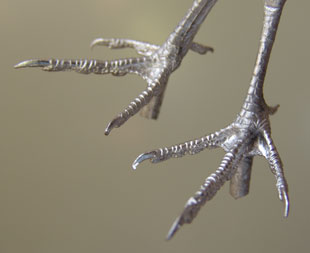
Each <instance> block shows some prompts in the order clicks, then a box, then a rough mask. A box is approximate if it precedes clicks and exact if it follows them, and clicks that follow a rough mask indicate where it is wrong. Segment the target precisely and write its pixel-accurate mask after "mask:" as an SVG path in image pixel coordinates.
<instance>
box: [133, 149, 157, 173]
mask: <svg viewBox="0 0 310 253" xmlns="http://www.w3.org/2000/svg"><path fill="white" fill-rule="evenodd" d="M154 158H156V154H155V152H154V151H151V152H148V153H143V154H141V155H139V156H138V157H137V158H136V160H135V161H134V162H133V163H132V168H133V169H134V170H136V169H137V167H138V165H139V164H140V163H142V162H143V161H145V160H148V159H154Z"/></svg>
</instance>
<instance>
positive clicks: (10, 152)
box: [0, 0, 310, 253]
mask: <svg viewBox="0 0 310 253" xmlns="http://www.w3.org/2000/svg"><path fill="white" fill-rule="evenodd" d="M191 4H192V0H182V1H181V0H169V1H163V0H161V1H151V0H101V1H99V0H88V1H77V0H75V1H74V0H70V1H65V0H62V1H60V0H53V1H42V0H27V1H24V0H2V1H1V4H0V26H1V29H0V31H1V40H0V50H1V61H0V73H1V74H0V83H1V85H0V115H1V126H0V130H1V131H0V166H1V169H0V204H1V207H0V252H1V253H17V252H23V253H55V252H57V253H67V252H75V253H82V252H83V253H85V252H92V253H98V252H148V253H152V252H154V253H155V252H156V253H158V252H179V253H181V252H228V251H229V252H253V253H254V252H274V253H276V252H290V253H291V252H306V251H307V249H309V246H308V245H309V226H310V222H309V206H310V204H309V188H308V187H309V177H310V172H309V162H310V156H309V145H310V137H309V129H310V119H309V105H310V102H309V92H310V88H309V79H308V77H309V58H310V53H309V44H310V35H309V24H310V23H309V20H310V18H309V15H308V10H309V9H310V2H309V1H306V0H300V1H287V3H286V6H285V9H284V12H283V15H282V19H281V22H280V26H279V31H278V35H277V40H276V43H275V45H274V49H273V52H272V55H271V61H270V64H269V69H268V73H267V77H266V82H265V97H266V101H267V103H269V104H270V105H275V104H280V105H281V107H280V109H279V111H278V113H277V114H276V115H275V116H272V118H271V122H272V130H273V138H274V141H275V143H276V145H277V148H278V150H279V152H280V155H281V157H282V160H283V162H284V166H285V173H286V177H287V180H288V182H289V186H290V198H291V213H290V216H289V218H288V219H284V218H283V217H282V215H283V206H282V203H281V202H280V201H279V200H278V198H277V191H276V187H275V179H274V176H273V175H272V173H271V172H270V170H269V167H268V164H267V162H266V161H265V160H264V159H262V158H259V157H256V158H255V160H254V164H253V174H252V184H251V190H250V194H249V195H248V196H247V197H245V198H243V199H240V200H237V201H236V200H234V199H233V198H232V197H230V195H229V194H228V184H226V185H225V187H223V189H222V190H221V191H220V192H219V193H218V194H217V196H216V197H215V198H214V199H213V200H212V201H211V202H209V203H207V204H206V205H205V206H204V208H203V209H201V211H200V213H199V215H198V216H197V218H196V219H195V220H194V222H193V223H192V224H191V225H185V226H183V227H182V229H181V230H180V231H179V232H178V233H177V234H176V236H175V238H173V240H171V241H169V242H166V241H165V236H166V233H167V232H168V230H169V228H170V226H171V224H172V223H173V221H174V219H175V218H176V217H177V215H179V214H180V212H181V211H182V208H183V206H184V204H185V202H186V201H187V199H188V198H189V197H190V196H192V194H193V193H194V192H196V190H198V189H199V187H200V185H201V184H202V183H203V181H204V179H205V178H206V177H207V176H208V175H209V174H210V173H212V172H213V171H214V170H215V169H216V168H217V167H218V165H219V163H220V161H221V158H222V156H223V154H224V152H223V151H222V150H206V151H204V152H202V153H200V154H198V155H196V156H187V157H184V158H182V159H171V160H169V161H166V162H163V163H160V164H151V163H149V162H145V163H143V164H141V165H140V167H139V168H138V170H137V171H135V172H134V171H132V170H131V163H132V162H133V161H134V159H135V158H136V156H138V155H139V154H140V153H143V152H146V151H149V150H152V149H155V148H158V147H161V146H170V145H172V144H176V143H180V142H183V141H187V140H189V139H192V138H196V137H200V136H202V135H204V134H207V133H211V132H214V131H216V130H219V129H220V128H223V127H225V126H226V125H228V124H229V123H230V122H231V121H232V120H234V118H235V116H236V114H237V113H238V112H239V109H240V107H241V104H242V102H243V99H244V97H245V94H246V92H247V89H248V85H249V81H250V78H251V73H252V70H253V65H254V61H255V58H256V53H257V48H258V42H259V36H260V31H261V27H262V17H263V1H262V0H255V1H248V0H234V1H223V0H222V1H218V3H217V4H216V5H215V7H214V8H213V10H212V11H211V13H210V15H209V16H208V17H207V19H206V21H205V22H204V24H203V25H202V27H201V29H200V30H199V33H198V35H197V36H196V38H195V41H197V42H199V43H203V44H207V45H211V46H213V47H214V48H215V52H214V53H213V54H207V55H206V56H200V55H198V54H195V53H192V52H189V53H188V55H187V56H186V58H185V59H184V61H183V63H182V65H181V67H180V68H179V69H178V70H177V71H176V72H175V73H174V74H173V75H172V76H171V78H170V81H169V84H168V88H167V91H166V95H165V100H164V103H163V106H162V108H161V109H162V110H161V114H160V117H159V119H158V120H157V121H153V120H146V119H144V118H142V117H140V116H138V115H137V116H135V117H133V118H132V119H130V120H129V121H128V122H127V123H126V124H125V125H123V126H122V127H121V128H119V129H114V130H113V131H112V133H111V134H110V136H108V137H106V136H104V129H105V127H106V125H107V124H108V122H109V121H110V120H112V118H113V117H114V116H116V115H117V114H118V113H119V112H120V111H121V110H122V109H124V108H125V106H127V105H128V103H129V102H130V101H131V100H132V99H133V98H135V97H136V96H137V95H138V94H139V92H141V91H142V90H143V89H144V87H145V85H146V83H145V82H144V81H143V80H142V79H141V78H139V77H137V76H133V75H127V76H125V77H119V78H118V77H113V76H109V75H108V76H98V75H80V74H76V73H47V72H43V71H40V70H38V69H22V70H15V69H14V68H13V65H15V64H16V63H18V62H19V61H22V60H26V59H32V58H50V57H53V58H97V59H114V58H121V57H127V56H133V55H135V54H134V52H132V51H131V50H114V51H113V50H109V49H107V48H100V47H99V48H95V49H94V50H92V51H91V50H90V48H89V44H90V42H91V41H92V40H93V39H95V38H98V37H108V38H109V37H120V38H132V39H137V40H144V41H149V42H152V43H156V44H161V43H162V42H164V40H165V39H166V37H167V36H168V34H169V33H170V32H171V31H172V30H173V29H174V27H175V26H176V24H177V23H178V22H179V21H180V20H181V18H182V17H183V15H184V14H185V12H186V11H187V9H188V8H189V7H190V6H191Z"/></svg>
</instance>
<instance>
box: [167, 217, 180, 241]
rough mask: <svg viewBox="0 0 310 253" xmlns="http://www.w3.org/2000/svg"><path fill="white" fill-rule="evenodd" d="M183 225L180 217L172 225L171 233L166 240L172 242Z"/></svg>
mask: <svg viewBox="0 0 310 253" xmlns="http://www.w3.org/2000/svg"><path fill="white" fill-rule="evenodd" d="M180 227H181V224H180V217H178V218H177V219H176V220H175V221H174V222H173V224H172V226H171V228H170V229H169V232H168V234H167V236H166V240H170V239H171V238H172V237H173V236H174V235H175V233H176V232H177V231H178V230H179V229H180Z"/></svg>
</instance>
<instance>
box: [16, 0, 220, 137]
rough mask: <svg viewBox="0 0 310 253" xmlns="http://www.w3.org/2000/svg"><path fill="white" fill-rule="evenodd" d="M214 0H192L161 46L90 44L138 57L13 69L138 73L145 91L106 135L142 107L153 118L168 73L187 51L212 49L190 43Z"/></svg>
mask: <svg viewBox="0 0 310 253" xmlns="http://www.w3.org/2000/svg"><path fill="white" fill-rule="evenodd" d="M216 1H217V0H195V1H194V3H193V5H192V7H191V8H190V9H189V10H188V12H187V14H186V15H185V17H184V18H183V19H182V21H181V22H180V23H179V24H178V26H177V27H176V28H175V30H174V31H173V32H172V33H171V34H170V35H169V37H168V39H167V40H166V42H165V43H164V44H163V45H161V46H158V45H153V44H149V43H146V42H140V41H135V40H130V39H102V38H100V39H96V40H94V41H93V42H92V43H91V47H94V46H99V45H100V46H107V47H109V48H111V49H120V48H133V49H135V50H136V51H137V53H138V54H139V55H141V57H137V58H125V59H120V60H112V61H102V60H57V59H51V60H42V59H41V60H27V61H23V62H21V63H19V64H17V65H15V68H25V67H41V68H42V69H43V70H45V71H69V70H73V71H76V72H78V73H82V74H90V73H94V74H112V75H115V76H123V75H126V74H127V73H130V74H137V75H139V76H141V77H142V78H143V79H144V80H145V81H146V82H147V88H146V90H144V91H143V92H142V93H141V94H140V95H139V96H138V97H137V98H136V99H134V101H132V102H131V103H130V104H129V105H128V107H127V108H126V109H125V110H124V111H123V112H121V113H120V114H118V116H116V117H115V118H114V119H113V120H112V121H111V122H110V123H109V124H108V126H107V128H106V130H105V134H106V135H108V134H109V133H110V132H111V130H112V129H113V128H116V127H120V126H121V125H123V124H124V123H125V122H126V121H127V120H128V119H129V118H130V117H132V116H133V115H135V114H136V113H137V112H139V111H140V110H141V109H142V108H143V110H141V114H142V115H143V116H144V117H147V118H152V119H156V118H157V117H158V114H159V110H160V106H161V103H162V100H163V96H164V91H165V89H166V85H167V82H168V79H169V76H170V74H171V73H172V72H173V71H175V70H176V69H177V68H178V67H179V66H180V64H181V62H182V59H183V58H184V56H185V55H186V53H187V52H188V50H189V49H190V50H192V51H194V52H196V53H199V54H205V53H207V52H208V51H213V49H212V48H211V47H207V46H203V45H201V44H198V43H195V42H193V38H194V36H195V35H196V33H197V31H198V29H199V27H200V25H201V24H202V23H203V21H204V20H205V18H206V16H207V15H208V13H209V11H210V10H211V9H212V7H213V6H214V4H215V3H216Z"/></svg>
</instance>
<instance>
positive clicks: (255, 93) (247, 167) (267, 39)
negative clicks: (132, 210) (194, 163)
mask: <svg viewBox="0 0 310 253" xmlns="http://www.w3.org/2000/svg"><path fill="white" fill-rule="evenodd" d="M284 4H285V0H265V5H264V14H265V15H264V25H263V31H262V34H261V38H260V47H259V51H258V55H257V59H256V64H255V67H254V72H253V75H252V79H251V82H250V87H249V90H248V93H247V95H246V98H245V101H244V103H243V105H242V108H241V111H240V113H239V114H238V116H237V118H236V120H235V121H234V122H233V123H232V124H231V125H229V126H228V127H227V128H225V129H223V130H221V134H220V135H219V136H221V138H220V140H221V141H220V142H218V145H216V146H220V147H222V148H223V149H224V150H225V151H226V155H225V156H224V159H223V161H222V163H221V165H220V167H219V168H218V169H217V170H216V171H215V173H213V174H211V176H209V177H208V178H207V179H206V181H205V183H204V184H203V185H202V187H201V189H200V190H199V191H198V192H197V193H196V194H195V195H194V197H192V198H190V199H189V200H188V202H187V203H186V205H185V208H184V210H183V212H182V214H181V216H179V217H178V218H177V220H176V221H175V222H174V224H173V225H172V227H171V229H170V231H169V233H168V237H167V238H168V239H171V238H172V237H173V236H174V234H175V233H176V231H178V229H179V228H180V227H181V226H182V225H183V224H185V223H191V222H192V221H193V219H194V218H195V217H196V215H197V213H198V211H199V210H200V208H201V207H202V206H203V205H204V204H205V202H206V201H208V200H210V199H211V198H213V196H214V195H215V194H216V192H217V191H218V190H219V189H220V187H221V186H222V185H223V184H224V183H225V181H227V180H230V181H231V187H230V193H231V195H232V196H233V197H234V198H239V197H243V196H245V195H246V194H247V193H248V191H249V184H250V178H251V177H250V176H251V169H252V162H253V157H254V156H256V155H259V156H264V157H265V158H266V160H267V161H268V163H269V166H270V168H271V171H272V173H273V174H274V175H275V177H276V186H277V189H278V193H279V199H280V200H281V201H283V202H284V216H285V217H287V216H288V213H289V196H288V186H287V182H286V179H285V177H284V172H283V165H282V162H281V159H280V155H279V153H278V151H277V149H276V147H275V145H274V143H273V140H272V138H271V126H270V121H269V116H270V115H272V114H274V113H275V112H276V111H277V109H278V106H275V107H270V106H268V105H267V104H266V102H265V99H264V96H263V84H264V80H265V75H266V70H267V66H268V62H269V57H270V53H271V50H272V46H273V43H274V40H275V35H276V32H277V27H278V24H279V21H280V17H281V12H282V9H283V6H284ZM211 139H212V138H211ZM197 140H199V139H197ZM197 140H196V141H192V142H186V143H191V145H184V144H181V145H176V146H172V147H170V148H163V149H157V150H154V151H151V152H147V153H144V154H142V155H140V156H138V158H137V159H136V160H135V162H134V163H133V168H134V169H135V168H136V167H137V166H138V165H139V164H140V163H141V162H142V161H144V160H147V159H149V160H151V162H153V163H154V162H160V161H164V160H167V159H168V158H171V157H181V156H183V155H184V154H185V153H191V152H192V151H193V153H198V152H199V151H201V150H203V149H204V148H206V147H209V146H210V147H211V146H212V145H210V140H209V138H207V140H208V141H207V144H205V142H204V141H200V142H199V141H197ZM211 143H212V142H211ZM196 148H197V149H196ZM196 151H198V152H196Z"/></svg>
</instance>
